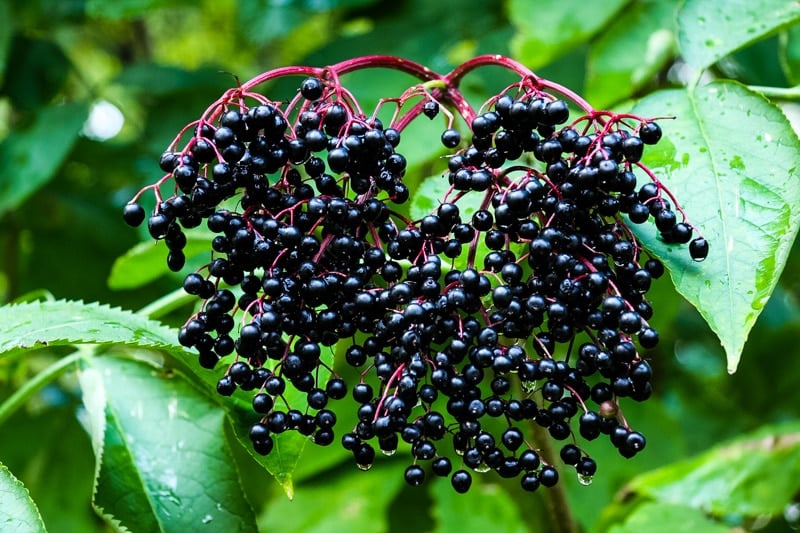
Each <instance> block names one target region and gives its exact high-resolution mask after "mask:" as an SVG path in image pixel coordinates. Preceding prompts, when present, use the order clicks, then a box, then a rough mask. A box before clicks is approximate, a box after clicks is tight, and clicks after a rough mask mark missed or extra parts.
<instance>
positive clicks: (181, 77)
mask: <svg viewBox="0 0 800 533" xmlns="http://www.w3.org/2000/svg"><path fill="white" fill-rule="evenodd" d="M113 83H114V84H115V85H119V86H120V87H124V89H125V91H127V92H131V93H134V94H137V95H138V94H141V95H143V96H145V97H147V98H156V97H163V96H167V95H171V94H173V93H177V92H185V91H203V92H204V91H206V90H208V91H209V92H212V90H213V91H224V90H225V89H226V88H227V87H228V86H230V85H232V84H234V83H235V80H234V79H233V77H232V76H231V75H230V74H227V73H224V72H220V70H219V69H214V68H209V67H206V68H199V69H197V70H186V69H182V68H178V67H173V66H168V65H161V64H157V63H147V62H141V63H134V64H132V65H131V66H129V67H127V68H125V70H123V71H122V72H121V73H120V74H119V75H118V76H117V77H116V78H114V80H113ZM182 114H183V115H184V116H186V113H185V111H183V112H182Z"/></svg>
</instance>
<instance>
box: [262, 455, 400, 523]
mask: <svg viewBox="0 0 800 533" xmlns="http://www.w3.org/2000/svg"><path fill="white" fill-rule="evenodd" d="M349 468H350V470H348V471H345V472H337V473H336V474H335V475H328V476H322V477H321V478H319V479H318V480H316V481H314V482H308V483H303V484H302V490H299V491H298V492H297V497H296V498H295V499H294V501H289V500H286V499H278V500H274V501H272V502H270V504H269V505H268V506H267V508H266V511H265V512H264V514H262V515H261V516H260V517H259V520H258V524H259V526H260V529H261V530H262V531H278V530H279V531H281V532H282V533H328V532H332V531H369V532H370V533H373V532H374V533H382V532H385V531H387V530H388V524H387V520H386V516H387V514H388V512H387V508H388V506H389V504H390V503H391V501H392V499H393V498H394V497H395V495H396V494H397V493H398V492H399V491H400V488H401V486H402V483H403V465H402V463H400V462H397V461H392V462H390V464H386V463H384V462H382V461H381V460H380V459H377V461H376V465H375V467H374V470H377V471H370V472H361V471H360V470H358V469H357V468H356V467H355V465H350V466H349ZM289 517H291V518H289Z"/></svg>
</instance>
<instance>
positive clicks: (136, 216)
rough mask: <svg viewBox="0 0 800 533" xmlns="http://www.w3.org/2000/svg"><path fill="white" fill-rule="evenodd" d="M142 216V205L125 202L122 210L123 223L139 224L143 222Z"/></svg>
mask: <svg viewBox="0 0 800 533" xmlns="http://www.w3.org/2000/svg"><path fill="white" fill-rule="evenodd" d="M144 217H145V211H144V207H142V206H141V205H139V204H136V203H131V204H125V207H124V208H123V210H122V218H123V219H125V223H126V224H128V225H129V226H133V227H137V226H141V225H142V222H144Z"/></svg>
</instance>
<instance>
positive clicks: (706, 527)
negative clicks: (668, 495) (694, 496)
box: [608, 503, 730, 533]
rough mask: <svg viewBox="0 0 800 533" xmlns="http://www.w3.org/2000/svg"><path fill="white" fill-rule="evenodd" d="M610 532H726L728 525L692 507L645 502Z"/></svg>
mask: <svg viewBox="0 0 800 533" xmlns="http://www.w3.org/2000/svg"><path fill="white" fill-rule="evenodd" d="M608 531H609V533H641V532H642V531H647V532H648V533H673V532H675V531H692V532H693V533H726V532H728V531H730V528H729V527H728V526H724V525H722V524H717V523H714V522H712V521H710V520H709V519H708V518H706V516H705V515H704V514H703V513H702V512H700V511H698V510H696V509H692V508H691V507H687V506H684V505H672V504H666V503H645V504H643V505H640V506H638V507H637V508H636V511H634V512H633V514H631V515H630V516H629V517H628V519H627V520H626V521H625V523H624V524H623V525H616V526H613V527H612V528H611V529H609V530H608Z"/></svg>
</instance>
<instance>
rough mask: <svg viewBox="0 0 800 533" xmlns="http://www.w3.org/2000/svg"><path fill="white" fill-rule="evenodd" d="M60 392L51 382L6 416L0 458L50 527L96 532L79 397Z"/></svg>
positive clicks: (91, 460) (88, 447) (91, 474)
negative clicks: (47, 387)
mask: <svg viewBox="0 0 800 533" xmlns="http://www.w3.org/2000/svg"><path fill="white" fill-rule="evenodd" d="M34 364H35V363H34ZM66 392H67V391H65V390H63V389H59V388H57V387H56V386H55V385H53V386H51V387H50V388H49V389H45V390H44V391H42V393H41V395H40V396H39V397H38V398H36V399H32V401H31V402H30V403H29V408H28V409H24V410H20V411H18V412H17V413H16V415H15V416H14V417H12V418H11V419H9V420H8V421H7V422H6V423H5V425H4V426H3V429H2V431H3V432H4V435H6V436H7V437H8V438H3V439H0V457H2V458H3V461H4V463H5V464H6V466H7V467H8V468H9V469H10V470H11V471H12V472H17V473H18V474H19V476H20V478H21V480H22V481H23V482H24V483H25V487H26V488H27V489H28V491H29V492H30V494H31V497H32V498H33V500H34V501H35V502H36V506H37V507H38V509H39V513H40V514H41V515H42V519H43V520H44V523H45V524H46V525H47V528H48V529H49V530H50V531H76V532H79V531H80V532H83V531H87V532H89V531H97V530H98V526H99V525H100V524H102V520H101V519H100V517H99V516H97V513H95V512H94V509H92V507H91V505H90V502H91V499H92V486H93V484H94V464H95V461H94V453H93V452H92V446H91V442H90V440H89V436H88V435H87V434H86V429H85V427H84V426H82V425H81V423H80V421H79V420H78V417H76V416H75V413H76V408H77V407H78V406H79V405H80V399H78V398H71V397H67V396H66ZM43 405H46V406H47V408H46V409H42V407H43ZM32 443H35V446H32V445H31V444H32ZM64 487H69V490H64ZM0 507H2V504H0ZM0 530H2V527H0Z"/></svg>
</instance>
